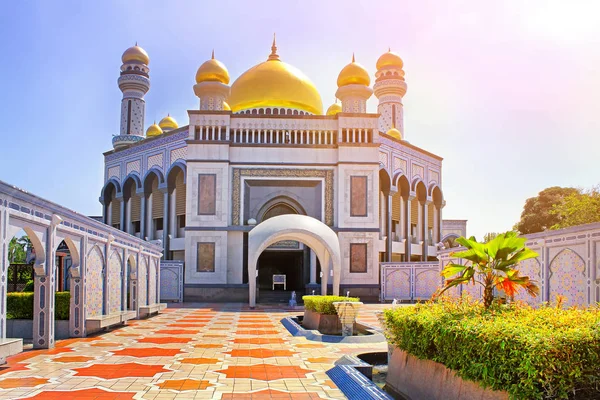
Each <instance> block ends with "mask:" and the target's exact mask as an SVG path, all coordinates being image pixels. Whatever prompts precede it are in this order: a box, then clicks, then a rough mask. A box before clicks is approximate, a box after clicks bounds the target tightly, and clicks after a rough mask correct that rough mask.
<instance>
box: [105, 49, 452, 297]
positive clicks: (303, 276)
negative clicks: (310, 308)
mask: <svg viewBox="0 0 600 400" xmlns="http://www.w3.org/2000/svg"><path fill="white" fill-rule="evenodd" d="M149 64H150V59H149V56H148V54H147V53H146V52H145V51H144V50H143V49H142V48H141V47H139V46H137V45H136V46H133V47H131V48H129V49H127V50H126V51H125V53H123V56H122V66H121V72H120V76H119V78H118V85H119V88H120V89H121V91H122V92H123V99H122V103H121V124H120V132H119V134H118V135H116V136H114V137H113V140H112V144H113V147H114V148H113V149H112V150H110V151H108V152H106V153H104V161H105V170H104V186H103V188H102V191H101V196H100V202H101V203H102V206H103V217H102V218H103V220H104V222H105V223H106V224H108V225H111V226H113V227H116V228H119V229H121V230H123V231H125V232H127V233H130V234H132V235H135V236H138V237H140V238H142V239H146V240H149V241H153V240H160V241H161V242H162V246H163V247H164V252H163V258H164V259H165V260H181V261H183V263H184V271H185V272H184V299H185V300H186V301H207V300H229V301H234V300H239V301H247V299H248V287H249V283H250V280H255V282H256V288H257V290H258V292H259V293H260V294H261V295H259V296H258V298H259V301H260V299H261V298H262V299H265V298H268V295H269V293H271V292H272V291H273V290H272V289H273V276H274V275H285V279H286V287H285V289H286V290H287V291H290V290H295V291H296V292H298V293H300V294H303V293H310V292H311V291H312V290H315V288H318V287H319V285H320V284H321V283H322V280H323V274H324V273H325V274H327V273H328V271H330V269H329V268H327V267H325V268H322V266H321V265H320V264H321V262H320V261H322V260H319V259H318V258H317V257H316V256H315V252H314V251H312V250H311V249H310V248H309V247H308V246H307V245H306V244H303V242H301V241H297V240H281V241H279V242H276V243H274V244H272V245H270V246H269V247H267V248H266V249H265V250H264V251H263V252H262V253H261V254H260V256H259V258H258V264H257V265H258V267H257V268H256V272H253V273H254V274H255V275H256V276H252V277H250V276H249V268H248V259H249V257H250V255H249V254H248V236H249V233H250V232H251V231H252V229H253V228H254V227H255V226H256V225H260V224H261V223H262V222H263V221H265V220H268V219H270V218H272V217H275V216H279V215H286V214H300V215H305V216H309V217H313V218H315V219H317V220H319V221H321V222H322V223H324V224H325V225H327V226H328V227H329V228H330V229H331V230H332V231H333V232H335V233H336V235H337V237H338V239H339V246H340V254H341V270H340V272H339V274H340V276H339V277H338V280H339V282H340V286H341V290H342V291H343V292H344V293H346V291H347V290H350V292H351V293H352V294H353V295H357V296H360V297H361V298H363V299H365V300H368V299H377V298H378V297H379V291H380V263H381V262H417V261H435V260H437V258H436V255H437V250H438V244H439V243H441V242H442V241H443V240H444V237H443V236H442V232H443V230H442V228H443V223H442V208H443V207H444V205H445V201H444V197H443V192H442V158H441V157H439V156H437V155H435V154H432V153H431V152H428V151H426V150H425V149H422V148H419V147H417V146H415V145H413V144H411V143H409V142H408V141H407V140H406V136H405V132H404V124H403V97H404V95H405V93H406V90H407V85H406V81H405V77H404V70H403V65H404V64H403V61H402V59H401V58H400V56H398V55H397V54H396V53H394V52H391V51H388V52H387V53H384V54H383V55H382V56H381V57H379V59H378V60H377V62H376V72H375V75H374V77H372V76H371V75H370V74H369V73H368V71H367V69H366V68H365V67H363V66H362V65H361V64H359V63H358V62H356V61H355V60H354V57H353V58H352V62H350V63H349V64H348V65H346V66H344V67H343V68H341V71H340V73H339V76H338V78H337V86H338V89H337V92H336V93H335V97H336V98H337V99H339V101H336V103H334V104H332V105H331V106H329V107H328V108H327V109H324V107H323V103H322V100H321V95H320V93H319V92H318V91H317V89H316V87H315V86H314V84H313V83H312V82H311V81H310V79H309V78H308V77H306V76H305V75H304V74H303V73H302V72H301V71H300V70H298V69H297V68H295V67H293V66H291V65H289V64H287V63H285V62H284V61H283V60H282V58H281V57H280V56H279V54H278V51H277V46H276V43H275V41H273V45H272V47H271V52H270V54H269V55H268V57H267V58H266V60H265V61H264V62H262V63H260V64H258V65H255V66H253V67H252V68H250V69H248V70H247V71H246V72H244V73H243V74H241V75H240V76H239V77H238V78H237V79H236V80H235V81H233V83H231V82H230V76H229V72H228V70H227V68H226V66H225V65H224V64H223V63H222V62H220V61H218V60H217V59H216V58H215V57H214V53H213V56H212V57H211V59H209V60H207V61H206V62H204V63H203V64H202V65H200V67H199V68H198V71H197V73H196V77H195V81H196V83H195V85H194V86H193V91H194V93H195V95H196V96H197V97H198V98H199V106H198V108H196V109H193V110H188V121H185V124H181V125H180V124H178V122H177V121H175V119H174V118H173V117H171V116H169V115H168V116H166V117H165V118H163V119H162V120H161V121H159V122H158V123H156V122H154V123H152V124H150V125H149V126H148V127H147V128H146V123H147V121H146V119H145V100H144V95H145V94H146V93H147V92H148V91H149V89H150V68H149ZM373 78H374V79H373ZM373 95H375V96H376V98H377V99H378V106H377V113H369V112H367V100H368V99H369V98H370V97H371V96H373ZM453 232H454V230H453ZM257 256H258V255H257ZM250 271H254V268H251V269H250ZM332 272H333V271H331V272H330V273H332ZM332 276H333V275H332ZM326 278H327V277H326ZM326 278H325V279H326ZM329 282H331V280H330V281H329ZM253 285H254V284H253ZM338 290H339V288H338Z"/></svg>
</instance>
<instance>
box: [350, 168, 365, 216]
mask: <svg viewBox="0 0 600 400" xmlns="http://www.w3.org/2000/svg"><path fill="white" fill-rule="evenodd" d="M367 183H368V179H367V177H366V176H351V177H350V216H351V217H366V216H367V210H368V199H367Z"/></svg>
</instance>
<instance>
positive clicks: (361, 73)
mask: <svg viewBox="0 0 600 400" xmlns="http://www.w3.org/2000/svg"><path fill="white" fill-rule="evenodd" d="M353 84H356V85H363V86H369V85H370V84H371V77H369V73H368V72H367V69H366V68H365V67H363V66H362V65H360V64H359V63H357V62H356V61H355V60H354V54H352V62H351V63H350V64H348V65H346V66H345V67H344V68H342V71H341V72H340V74H339V75H338V79H337V85H338V87H342V86H346V85H353Z"/></svg>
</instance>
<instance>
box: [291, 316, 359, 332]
mask: <svg viewBox="0 0 600 400" xmlns="http://www.w3.org/2000/svg"><path fill="white" fill-rule="evenodd" d="M354 325H355V326H354V328H355V329H356V324H354ZM302 326H303V327H304V329H308V330H316V331H319V332H320V333H322V334H325V335H341V333H342V323H341V322H340V318H339V317H338V316H337V315H328V314H321V313H318V312H314V311H310V310H305V311H304V318H303V319H302Z"/></svg>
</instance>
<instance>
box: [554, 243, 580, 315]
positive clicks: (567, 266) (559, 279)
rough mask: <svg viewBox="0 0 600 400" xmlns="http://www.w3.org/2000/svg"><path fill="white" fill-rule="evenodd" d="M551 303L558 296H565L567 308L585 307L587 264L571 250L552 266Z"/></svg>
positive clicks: (561, 253) (566, 251)
mask: <svg viewBox="0 0 600 400" xmlns="http://www.w3.org/2000/svg"><path fill="white" fill-rule="evenodd" d="M549 286H550V301H551V302H554V301H556V296H557V295H562V296H565V297H566V299H565V302H564V304H565V305H566V306H574V305H585V304H587V301H586V300H587V299H586V278H585V262H584V261H583V259H582V258H581V256H580V255H579V254H577V253H576V252H574V251H573V250H571V249H564V250H562V251H561V252H560V253H558V255H557V256H556V257H554V259H553V260H552V263H551V264H550V285H549Z"/></svg>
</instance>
